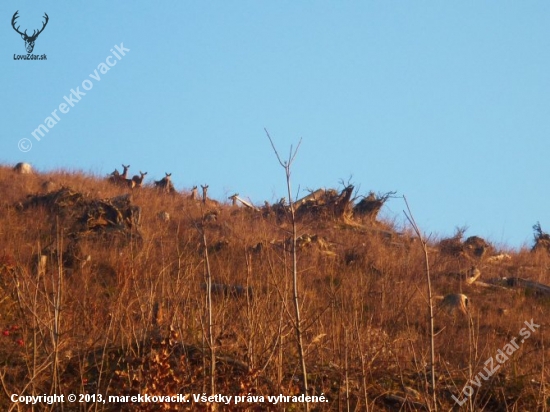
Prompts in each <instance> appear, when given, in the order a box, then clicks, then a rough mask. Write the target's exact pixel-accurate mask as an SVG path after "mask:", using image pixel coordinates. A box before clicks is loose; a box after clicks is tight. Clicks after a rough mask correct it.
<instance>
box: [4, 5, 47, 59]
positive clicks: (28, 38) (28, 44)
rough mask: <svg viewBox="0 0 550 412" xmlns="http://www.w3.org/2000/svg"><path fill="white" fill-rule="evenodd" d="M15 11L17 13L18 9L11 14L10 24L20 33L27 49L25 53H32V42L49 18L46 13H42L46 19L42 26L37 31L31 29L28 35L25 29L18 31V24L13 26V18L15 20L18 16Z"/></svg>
mask: <svg viewBox="0 0 550 412" xmlns="http://www.w3.org/2000/svg"><path fill="white" fill-rule="evenodd" d="M17 13H19V10H17V11H16V12H15V14H14V15H13V17H12V19H11V25H12V27H13V29H14V30H15V31H16V32H17V33H19V34H20V35H21V38H22V39H23V40H25V48H26V49H27V53H32V51H33V50H34V42H35V41H36V38H37V37H38V35H39V34H40V33H42V32H43V31H44V29H45V28H46V25H47V24H48V20H49V19H50V18H49V17H48V14H47V13H44V19H46V21H45V22H44V23H43V24H42V28H41V29H40V30H38V31H36V30H33V32H32V35H31V36H29V35H28V34H27V30H25V32H24V33H22V32H20V31H19V27H20V26H17V27H15V20H17V18H18V17H19V16H18V15H17Z"/></svg>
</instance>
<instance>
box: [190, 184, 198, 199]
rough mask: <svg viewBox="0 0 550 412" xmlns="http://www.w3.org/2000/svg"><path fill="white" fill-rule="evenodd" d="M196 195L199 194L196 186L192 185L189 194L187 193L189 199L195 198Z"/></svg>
mask: <svg viewBox="0 0 550 412" xmlns="http://www.w3.org/2000/svg"><path fill="white" fill-rule="evenodd" d="M198 197H199V194H198V192H197V186H193V189H191V194H190V195H189V199H191V200H197V198H198Z"/></svg>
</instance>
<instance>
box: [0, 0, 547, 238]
mask: <svg viewBox="0 0 550 412" xmlns="http://www.w3.org/2000/svg"><path fill="white" fill-rule="evenodd" d="M16 10H19V19H18V25H20V26H21V29H25V28H28V29H29V30H28V32H31V33H32V31H33V29H35V28H39V27H41V22H42V16H43V13H44V12H46V13H48V15H49V18H50V20H49V23H48V26H47V27H46V29H45V30H44V31H43V32H42V33H41V34H40V36H39V37H38V39H37V40H36V45H35V49H34V52H33V53H34V54H38V55H40V54H44V53H45V54H46V55H47V60H46V61H21V60H14V54H15V55H17V54H25V48H24V42H23V40H22V39H21V37H20V36H19V35H18V34H17V33H16V32H15V31H14V30H13V28H12V27H11V24H10V22H11V18H12V16H13V13H15V11H16ZM0 21H3V23H2V24H1V25H0V39H1V42H0V45H1V46H0V51H1V53H0V59H3V61H4V62H3V63H2V73H3V75H2V76H0V87H1V90H2V96H3V99H2V101H1V103H0V113H2V119H3V122H2V123H3V127H2V128H1V131H0V133H1V138H0V161H1V162H3V163H10V164H12V163H15V162H18V161H28V162H30V163H32V164H33V165H35V166H36V167H37V168H38V169H39V170H41V171H47V170H51V169H55V168H66V169H75V170H83V171H86V172H91V173H94V174H97V175H106V174H108V173H110V172H111V171H112V170H113V169H114V168H115V167H118V168H119V169H120V164H121V163H125V164H130V165H131V166H132V167H131V170H130V173H131V174H137V172H138V171H139V170H142V171H148V175H147V178H149V181H151V180H152V179H153V178H156V179H160V178H161V177H163V176H164V172H171V173H172V174H173V175H172V177H173V180H174V182H175V184H176V187H177V188H178V189H184V188H190V187H191V186H193V185H195V184H197V185H198V184H208V185H209V186H210V193H211V195H212V196H213V197H215V198H217V199H220V200H221V199H223V198H225V197H227V196H229V195H231V194H233V193H234V192H238V193H240V195H241V196H242V197H249V198H250V199H251V200H252V201H253V202H255V203H258V204H262V203H263V201H264V200H268V201H273V200H275V199H278V198H280V197H282V196H284V195H285V186H284V173H283V170H282V169H281V168H280V166H279V165H278V163H277V161H276V159H275V157H274V155H273V153H272V151H271V147H270V145H269V142H268V140H267V138H266V136H265V133H264V127H265V128H267V129H268V130H269V132H270V134H271V136H272V137H273V139H274V140H275V143H276V144H277V146H278V147H279V150H280V151H281V152H283V153H287V152H288V149H289V147H290V145H291V144H294V145H296V143H297V142H298V141H299V139H300V138H302V139H303V141H302V145H301V147H300V151H299V154H298V156H297V158H296V162H295V166H294V168H293V176H292V177H293V185H294V188H295V189H296V190H297V189H298V187H299V188H300V189H301V191H302V192H301V193H300V194H306V193H307V192H306V189H308V188H309V189H315V188H318V187H338V186H339V181H340V180H341V179H343V180H345V181H347V180H348V179H349V178H350V176H352V177H351V181H352V182H353V183H355V185H356V186H357V187H359V188H360V192H361V194H367V193H368V192H369V191H370V190H373V191H375V192H387V191H392V190H395V191H397V192H398V194H400V195H403V194H404V195H406V196H407V199H408V201H409V203H410V205H411V206H412V208H413V212H414V214H415V216H416V219H417V222H418V223H419V225H420V226H421V229H422V230H423V231H424V232H426V233H428V234H429V233H432V234H434V235H437V236H446V235H451V234H452V233H453V231H454V228H455V227H456V226H464V225H466V226H468V227H469V230H468V231H467V232H466V236H471V235H478V236H482V237H484V238H486V239H488V240H490V241H492V242H495V243H497V244H499V245H507V246H510V247H520V246H522V245H524V244H527V245H530V244H531V241H532V229H531V226H532V225H533V224H534V223H536V222H537V221H540V222H541V224H542V227H543V229H546V230H547V231H550V218H549V216H548V206H549V205H548V203H549V202H548V200H549V195H548V189H549V188H548V179H547V174H548V167H547V164H546V163H547V162H546V160H547V156H548V152H549V150H548V149H549V148H550V143H549V139H548V136H549V132H550V117H549V116H548V114H549V109H550V93H549V92H550V83H549V73H550V59H549V53H550V30H549V27H550V24H549V22H550V3H548V2H543V1H529V2H521V3H520V2H511V1H499V2H491V1H485V2H479V1H463V2H450V1H448V2H435V1H433V2H426V1H411V2H397V1H361V2H359V1H339V2H336V1H332V2H328V1H295V0H294V1H271V2H267V1H263V2H261V1H233V2H227V1H204V2H203V1H201V2H199V1H193V2H192V1H170V2H169V1H165V2H162V3H155V2H151V1H134V2H129V1H126V2H122V1H119V2H113V1H95V2H93V3H81V2H78V3H77V2H59V1H56V2H54V1H41V2H40V3H38V2H30V1H4V2H2V3H1V4H0ZM121 43H123V45H124V47H125V48H127V49H129V50H130V51H129V52H126V55H125V56H123V57H122V56H121V57H122V58H121V60H117V64H116V65H115V66H113V67H110V69H109V70H108V71H107V72H106V73H105V74H101V76H100V80H93V79H91V78H90V77H89V75H90V74H93V73H94V70H96V69H97V68H98V65H100V63H105V60H106V58H107V57H108V56H110V55H112V53H111V49H113V50H115V51H116V49H114V46H115V45H119V46H120V44H121ZM84 80H90V81H91V83H92V88H91V89H90V90H89V91H84V90H83V88H82V82H83V81H84ZM87 85H88V87H89V83H87ZM77 87H80V91H81V92H85V93H86V94H85V95H81V99H80V100H79V101H78V103H76V104H75V105H74V107H72V108H70V110H69V111H68V112H67V113H66V114H59V117H60V121H58V122H57V124H56V125H54V127H52V128H51V129H50V130H49V132H48V133H47V134H46V135H45V136H44V137H43V138H42V139H41V140H40V141H36V140H35V139H34V138H33V136H32V135H31V133H32V132H33V131H34V130H35V129H36V128H37V127H38V125H40V124H42V123H44V121H45V119H46V118H47V117H48V116H50V113H51V112H52V111H53V110H55V109H59V105H60V104H62V103H64V102H65V100H64V97H65V96H67V97H69V95H70V94H71V89H76V88H77ZM23 138H27V139H29V141H30V142H31V143H32V144H33V146H32V149H31V150H30V151H28V152H25V153H23V152H21V151H20V150H19V149H18V142H19V141H20V139H23ZM403 209H404V204H403V201H402V200H399V199H392V200H390V201H388V203H387V206H386V207H385V209H384V212H383V213H384V215H385V216H387V217H389V218H395V219H396V220H397V221H398V222H403V213H402V210H403Z"/></svg>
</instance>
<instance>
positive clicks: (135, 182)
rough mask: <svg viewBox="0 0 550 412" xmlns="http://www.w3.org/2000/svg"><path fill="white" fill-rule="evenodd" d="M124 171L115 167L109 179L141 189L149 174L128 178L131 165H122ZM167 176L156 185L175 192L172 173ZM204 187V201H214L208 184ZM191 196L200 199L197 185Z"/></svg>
mask: <svg viewBox="0 0 550 412" xmlns="http://www.w3.org/2000/svg"><path fill="white" fill-rule="evenodd" d="M122 168H123V171H122V173H120V172H119V171H118V169H115V171H114V172H113V173H111V174H110V175H109V177H108V181H109V182H110V183H112V184H114V185H117V186H121V187H127V188H130V189H139V188H141V187H143V179H144V178H145V175H147V172H145V173H144V172H142V171H141V170H140V171H139V174H140V175H139V176H138V175H134V176H133V177H132V178H131V179H130V178H128V170H129V169H130V165H127V166H126V165H124V164H123V165H122ZM165 175H166V176H164V177H163V178H162V179H161V180H155V187H156V188H157V189H159V190H162V191H164V192H167V193H175V192H176V189H175V188H174V184H173V183H172V179H171V176H172V173H165ZM201 188H202V201H203V202H206V201H207V200H208V201H211V202H214V201H213V200H211V199H208V185H201ZM189 197H190V198H191V199H192V200H199V198H198V189H197V186H193V188H192V189H191V194H190V195H189Z"/></svg>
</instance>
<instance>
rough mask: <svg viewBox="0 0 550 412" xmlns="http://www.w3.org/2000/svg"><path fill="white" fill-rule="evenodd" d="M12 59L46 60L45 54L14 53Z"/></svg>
mask: <svg viewBox="0 0 550 412" xmlns="http://www.w3.org/2000/svg"><path fill="white" fill-rule="evenodd" d="M13 60H48V56H47V55H46V54H14V55H13Z"/></svg>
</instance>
